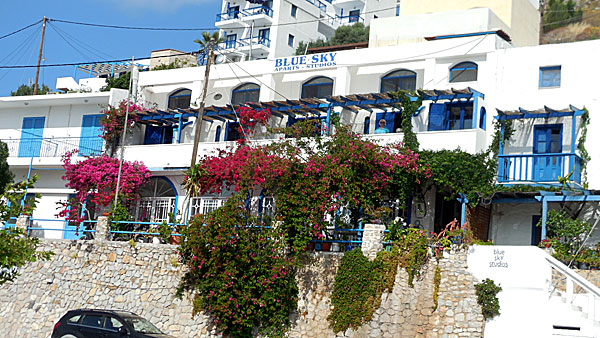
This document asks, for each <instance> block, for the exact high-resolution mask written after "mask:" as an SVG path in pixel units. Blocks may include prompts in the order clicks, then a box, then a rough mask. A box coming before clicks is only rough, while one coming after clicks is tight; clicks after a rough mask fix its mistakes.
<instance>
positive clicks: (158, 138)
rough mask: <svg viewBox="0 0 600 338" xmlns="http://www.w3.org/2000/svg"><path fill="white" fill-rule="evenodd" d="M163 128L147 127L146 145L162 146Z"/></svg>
mask: <svg viewBox="0 0 600 338" xmlns="http://www.w3.org/2000/svg"><path fill="white" fill-rule="evenodd" d="M162 141H163V127H155V126H151V125H147V126H146V135H145V136H144V144H161V143H163V142H162Z"/></svg>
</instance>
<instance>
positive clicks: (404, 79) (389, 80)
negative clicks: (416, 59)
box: [381, 69, 417, 93]
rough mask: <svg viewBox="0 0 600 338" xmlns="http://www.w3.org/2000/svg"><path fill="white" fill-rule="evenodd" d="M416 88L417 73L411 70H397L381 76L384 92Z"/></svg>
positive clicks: (382, 90)
mask: <svg viewBox="0 0 600 338" xmlns="http://www.w3.org/2000/svg"><path fill="white" fill-rule="evenodd" d="M415 89H417V73H415V72H413V71H410V70H406V69H402V70H396V71H393V72H390V73H388V74H387V75H385V76H384V77H382V78H381V92H382V93H389V92H397V91H398V90H415Z"/></svg>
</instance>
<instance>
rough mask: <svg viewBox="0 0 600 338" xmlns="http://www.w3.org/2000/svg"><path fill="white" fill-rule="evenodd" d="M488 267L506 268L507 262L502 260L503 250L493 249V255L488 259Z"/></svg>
mask: <svg viewBox="0 0 600 338" xmlns="http://www.w3.org/2000/svg"><path fill="white" fill-rule="evenodd" d="M490 268H508V263H507V262H506V261H505V260H504V250H501V249H494V257H493V259H492V260H491V261H490Z"/></svg>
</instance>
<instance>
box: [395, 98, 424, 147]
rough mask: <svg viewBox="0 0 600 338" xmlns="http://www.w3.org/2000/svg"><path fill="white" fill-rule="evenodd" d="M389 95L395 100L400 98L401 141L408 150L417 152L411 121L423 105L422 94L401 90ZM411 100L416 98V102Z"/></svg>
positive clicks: (416, 142)
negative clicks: (402, 135)
mask: <svg viewBox="0 0 600 338" xmlns="http://www.w3.org/2000/svg"><path fill="white" fill-rule="evenodd" d="M390 94H391V95H392V96H393V97H395V98H400V100H401V103H402V106H401V108H402V133H403V134H404V138H403V140H402V141H403V142H404V145H405V146H406V147H407V148H408V149H410V150H412V151H418V150H419V140H418V139H417V134H416V133H415V132H414V131H413V125H412V120H413V116H414V115H415V114H416V113H417V110H419V108H420V107H421V104H422V103H423V93H422V92H419V91H407V90H401V91H398V92H395V93H390ZM413 98H416V100H414V99H413Z"/></svg>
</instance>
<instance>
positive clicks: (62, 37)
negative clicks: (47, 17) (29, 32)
mask: <svg viewBox="0 0 600 338" xmlns="http://www.w3.org/2000/svg"><path fill="white" fill-rule="evenodd" d="M48 26H49V27H50V28H52V30H54V31H55V32H56V34H58V36H59V37H60V38H61V39H63V41H64V42H66V43H67V44H68V45H69V46H71V48H73V50H74V51H76V52H77V53H79V55H81V56H82V57H83V58H84V59H87V58H89V56H88V55H85V54H83V52H82V51H80V50H79V49H78V48H77V47H75V46H73V44H71V42H69V40H67V38H65V37H64V35H63V34H62V33H61V32H59V31H58V30H56V28H55V27H54V25H50V24H49V25H48Z"/></svg>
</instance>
